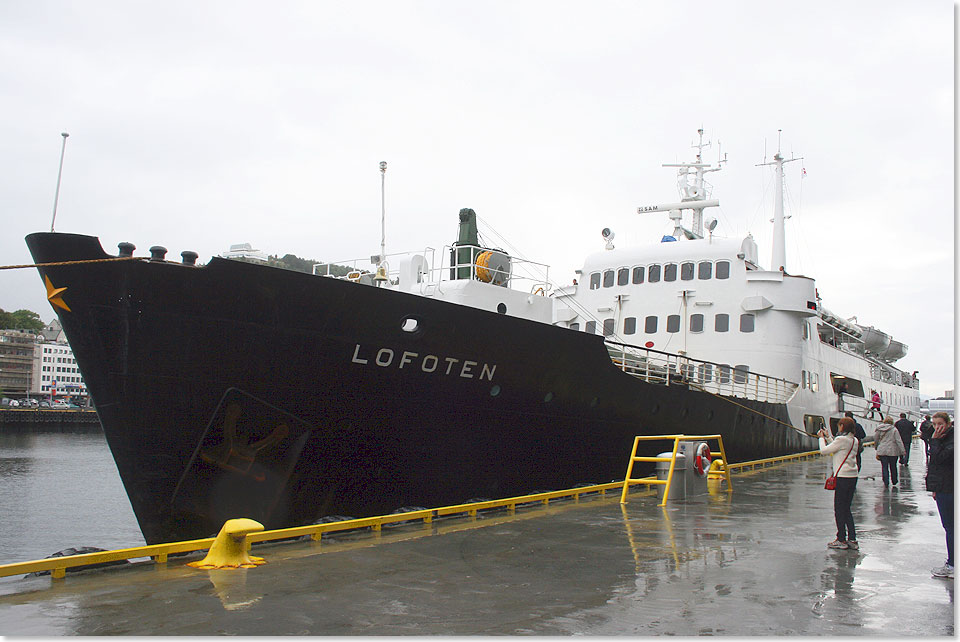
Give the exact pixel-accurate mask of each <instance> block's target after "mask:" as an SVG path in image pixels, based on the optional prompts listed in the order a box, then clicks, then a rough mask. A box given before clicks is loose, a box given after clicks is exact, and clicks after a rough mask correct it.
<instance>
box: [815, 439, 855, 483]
mask: <svg viewBox="0 0 960 642" xmlns="http://www.w3.org/2000/svg"><path fill="white" fill-rule="evenodd" d="M856 445H857V440H856V438H854V440H853V443H852V444H850V450H848V451H847V456H846V457H844V458H843V461H841V462H840V467H839V468H837V472H840V468H843V465H844V464H845V463H847V457H849V456H850V453H852V452H853V447H854V446H856ZM823 487H824V488H825V489H827V490H837V473H834V474H832V475H830V476H829V477H827V481H825V482H823Z"/></svg>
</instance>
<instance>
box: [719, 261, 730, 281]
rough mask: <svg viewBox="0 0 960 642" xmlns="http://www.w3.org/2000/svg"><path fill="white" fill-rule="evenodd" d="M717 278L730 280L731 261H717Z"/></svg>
mask: <svg viewBox="0 0 960 642" xmlns="http://www.w3.org/2000/svg"><path fill="white" fill-rule="evenodd" d="M717 278H718V279H729V278H730V261H717Z"/></svg>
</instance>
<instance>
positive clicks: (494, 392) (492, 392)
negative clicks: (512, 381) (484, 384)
mask: <svg viewBox="0 0 960 642" xmlns="http://www.w3.org/2000/svg"><path fill="white" fill-rule="evenodd" d="M499 394H500V386H499V385H497V384H494V385H493V387H492V388H490V396H491V397H496V396H497V395H499Z"/></svg>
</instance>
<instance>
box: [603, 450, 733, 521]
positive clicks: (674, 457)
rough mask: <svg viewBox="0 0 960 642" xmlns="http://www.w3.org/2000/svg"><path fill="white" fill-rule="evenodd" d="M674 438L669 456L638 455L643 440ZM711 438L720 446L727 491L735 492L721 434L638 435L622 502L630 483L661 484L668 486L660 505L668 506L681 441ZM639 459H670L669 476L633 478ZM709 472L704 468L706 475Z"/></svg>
mask: <svg viewBox="0 0 960 642" xmlns="http://www.w3.org/2000/svg"><path fill="white" fill-rule="evenodd" d="M655 439H657V440H664V439H666V440H669V439H672V440H673V452H671V453H670V456H669V457H638V456H637V447H638V446H639V445H640V442H641V441H653V440H655ZM710 439H716V440H717V442H718V443H719V446H720V461H722V462H723V471H722V472H723V474H724V476H725V477H726V479H727V492H728V493H729V492H733V482H732V481H731V480H730V470H729V469H728V468H727V465H726V464H727V453H726V451H725V450H724V449H723V437H721V436H720V435H638V436H637V437H634V438H633V451H632V452H631V453H630V463H629V464H628V465H627V475H626V477H624V479H623V492H622V493H621V495H620V503H621V504H625V503H627V489H628V488H629V487H630V484H640V483H642V484H659V485H663V486H666V488H664V489H663V501H661V502H660V504H659V505H660V506H666V504H667V498H668V496H669V495H670V484H671V482H673V470H674V467H675V466H676V464H677V450H679V449H680V442H681V441H707V440H710ZM638 461H669V462H670V470H669V472H668V473H667V478H666V479H665V480H664V479H650V478H646V479H633V478H632V477H631V475H632V474H633V464H634V462H638ZM707 474H709V473H708V472H707V471H706V470H704V475H707Z"/></svg>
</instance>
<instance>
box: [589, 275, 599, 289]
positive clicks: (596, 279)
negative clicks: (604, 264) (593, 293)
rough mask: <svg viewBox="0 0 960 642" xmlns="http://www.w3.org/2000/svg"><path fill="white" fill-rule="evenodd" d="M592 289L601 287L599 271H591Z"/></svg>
mask: <svg viewBox="0 0 960 642" xmlns="http://www.w3.org/2000/svg"><path fill="white" fill-rule="evenodd" d="M590 289H591V290H599V289H600V273H599V272H591V273H590Z"/></svg>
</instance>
